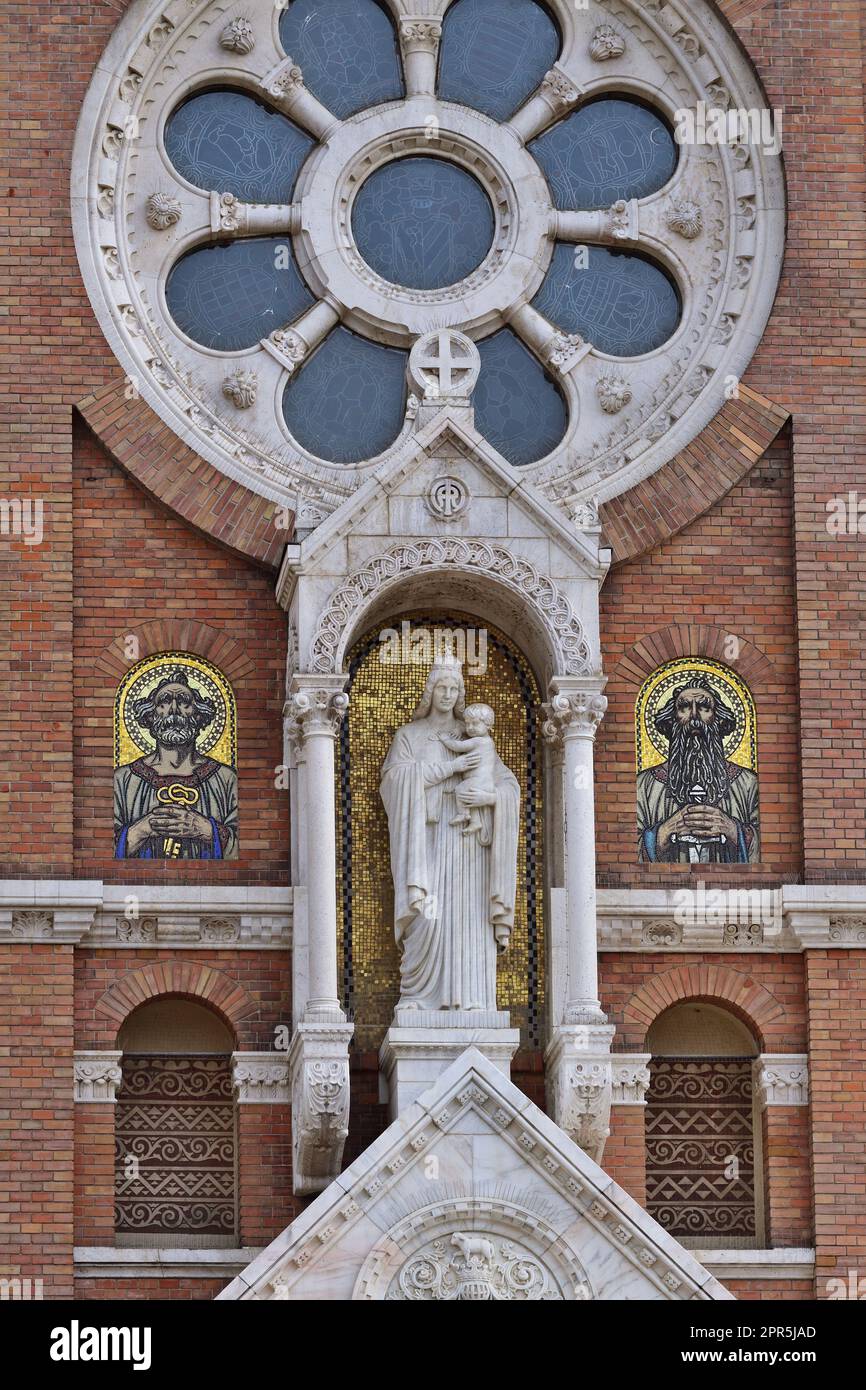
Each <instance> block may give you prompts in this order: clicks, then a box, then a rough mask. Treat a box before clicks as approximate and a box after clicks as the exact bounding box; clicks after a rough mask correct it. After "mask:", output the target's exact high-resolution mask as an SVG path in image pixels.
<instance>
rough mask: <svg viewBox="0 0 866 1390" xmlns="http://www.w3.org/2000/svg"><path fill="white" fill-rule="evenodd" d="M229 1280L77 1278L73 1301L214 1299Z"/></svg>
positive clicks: (139, 1277) (137, 1277) (136, 1277)
mask: <svg viewBox="0 0 866 1390" xmlns="http://www.w3.org/2000/svg"><path fill="white" fill-rule="evenodd" d="M230 1283H231V1280H230V1279H189V1278H186V1279H182V1278H175V1277H173V1276H170V1277H168V1278H165V1279H147V1278H142V1277H141V1275H139V1274H136V1275H135V1276H134V1277H133V1278H126V1279H123V1278H121V1277H119V1276H117V1277H115V1278H106V1279H93V1278H86V1277H84V1278H79V1279H76V1281H75V1297H76V1299H81V1300H82V1302H88V1301H92V1300H94V1299H99V1300H103V1301H104V1300H105V1299H122V1300H123V1302H124V1303H126V1302H143V1301H145V1300H147V1301H149V1300H151V1299H159V1298H166V1299H178V1300H189V1301H192V1300H193V1299H214V1298H216V1296H217V1294H218V1293H222V1291H223V1289H224V1288H225V1287H226V1285H227V1284H230Z"/></svg>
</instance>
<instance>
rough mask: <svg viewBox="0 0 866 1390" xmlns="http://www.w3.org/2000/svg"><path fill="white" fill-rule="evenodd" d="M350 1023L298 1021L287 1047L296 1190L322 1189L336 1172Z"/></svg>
mask: <svg viewBox="0 0 866 1390" xmlns="http://www.w3.org/2000/svg"><path fill="white" fill-rule="evenodd" d="M353 1032H354V1026H353V1025H352V1024H351V1023H342V1024H340V1023H334V1024H329V1025H327V1026H319V1025H317V1024H306V1023H302V1024H300V1025H299V1027H298V1030H297V1032H296V1033H295V1036H294V1038H293V1039H292V1046H291V1048H290V1051H289V1069H290V1072H291V1086H292V1155H293V1172H294V1184H293V1187H294V1191H295V1193H296V1194H297V1195H302V1194H309V1193H313V1192H323V1191H324V1189H325V1188H326V1187H327V1186H328V1185H329V1184H330V1183H331V1182H332V1181H333V1180H334V1178H336V1177H337V1175H338V1173H339V1172H340V1166H341V1163H342V1158H343V1146H344V1144H345V1142H346V1136H347V1135H348V1133H349V1042H350V1040H351V1037H352V1033H353Z"/></svg>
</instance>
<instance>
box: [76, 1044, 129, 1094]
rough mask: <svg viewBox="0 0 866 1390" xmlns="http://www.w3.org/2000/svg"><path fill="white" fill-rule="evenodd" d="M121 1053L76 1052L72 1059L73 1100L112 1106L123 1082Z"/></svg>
mask: <svg viewBox="0 0 866 1390" xmlns="http://www.w3.org/2000/svg"><path fill="white" fill-rule="evenodd" d="M122 1056H123V1053H122V1052H76V1053H75V1054H74V1058H73V1076H74V1079H75V1092H74V1094H75V1099H76V1100H77V1101H81V1102H83V1103H88V1104H90V1103H93V1102H94V1101H97V1102H101V1103H103V1104H106V1105H113V1104H114V1103H115V1100H116V1099H117V1088H118V1086H119V1085H120V1084H121V1082H122V1080H123V1072H122V1071H121V1069H120V1059H121V1057H122Z"/></svg>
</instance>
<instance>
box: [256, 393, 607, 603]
mask: <svg viewBox="0 0 866 1390" xmlns="http://www.w3.org/2000/svg"><path fill="white" fill-rule="evenodd" d="M450 474H453V475H454V476H455V477H457V478H458V479H459V482H460V483H461V484H462V486H463V487H465V489H466V493H467V502H466V506H465V508H464V509H463V510H462V511H461V513H460V515H459V517H455V518H453V519H450V518H449V517H447V516H437V515H436V513H435V511H434V510H433V509H431V508H430V506H429V501H428V499H429V494H430V488H431V486H432V485H433V483H434V482H435V481H436V479H437V478H439V477H441V476H442V475H450ZM401 503H402V505H401ZM590 511H591V509H590ZM455 533H456V534H459V535H461V536H477V537H483V538H485V539H486V538H490V537H494V536H497V535H499V536H502V538H503V539H504V540H507V539H508V538H509V537H512V538H514V539H536V540H543V541H545V542H547V543H549V544H552V545H553V546H555V547H556V548H557V550H558V551H559V552H560V554H561V555H562V557H563V561H566V562H567V563H568V564H569V565H570V567H571V568H572V570H573V571H574V572H575V573H577V574H583V575H586V576H587V577H593V578H596V579H598V578H601V577H603V575H604V574H605V572H606V570H607V566H608V563H609V552H607V551H606V550H603V549H602V547H601V530H600V527H599V526H598V525H597V524H595V523H594V521H593V519H592V518H591V517H590V518H589V519H588V524H587V526H586V527H585V528H581V527H579V526H577V525H576V524H575V523H574V522H573V521H571V520H570V519H569V518H568V517H567V516H566V515H565V514H564V513H563V512H562V511H561V510H560V509H559V508H558V507H556V506H555V505H554V504H553V503H551V502H550V501H549V500H548V499H547V498H546V497H545V496H544V495H543V494H542V493H541V492H540V491H539V489H538V488H537V487H535V486H534V485H533V484H532V483H531V482H530V481H529V480H528V478H527V477H526V476H525V473H524V472H523V470H521V469H519V468H515V467H513V466H512V465H511V464H510V463H508V462H507V460H506V459H504V458H503V457H502V455H501V454H500V453H498V452H497V450H496V449H494V448H493V446H492V445H491V444H490V443H489V441H488V440H487V439H485V438H484V436H483V435H481V434H479V433H478V431H477V430H476V429H475V428H474V425H473V424H472V416H471V411H456V410H453V409H450V408H443V409H442V410H441V411H439V412H438V413H437V414H436V415H435V416H434V417H433V418H432V419H431V420H430V421H429V422H428V423H426V424H424V425H423V426H422V427H421V428H420V429H419V430H418V431H417V432H416V433H414V434H412V435H410V436H409V437H408V438H407V439H406V441H405V442H404V444H403V445H402V447H400V448H399V449H398V450H397V451H395V452H394V453H392V454H391V455H389V457H388V458H387V459H385V460H384V461H383V462H382V463H380V464H379V465H377V466H376V467H374V468H372V469H371V470H370V472H369V474H368V476H367V477H366V479H365V480H364V481H363V482H362V483H361V485H360V486H359V487H358V488H356V490H355V491H354V492H353V493H352V494H351V496H349V497H347V498H346V500H345V501H344V502H343V503H342V504H341V505H340V506H339V507H338V508H337V509H336V510H335V511H333V512H332V513H331V514H330V515H329V516H328V517H327V518H326V519H325V520H324V521H322V522H321V523H320V524H319V525H318V526H317V527H316V529H315V530H314V531H312V532H311V533H310V534H309V535H308V536H306V537H305V538H304V539H303V540H302V541H301V542H300V543H298V544H296V545H293V546H290V547H289V554H288V556H287V566H286V568H287V569H288V570H290V571H292V572H294V573H296V574H297V573H312V572H315V571H316V570H317V569H318V568H320V567H322V566H323V565H324V567H325V568H327V567H328V566H327V557H328V556H329V554H331V553H332V552H333V551H334V550H336V549H338V548H339V547H340V545H341V544H342V542H343V541H344V540H345V538H346V537H348V536H357V535H358V534H364V535H383V534H387V535H390V536H400V537H406V538H411V537H417V536H423V535H443V534H455ZM281 582H282V581H281Z"/></svg>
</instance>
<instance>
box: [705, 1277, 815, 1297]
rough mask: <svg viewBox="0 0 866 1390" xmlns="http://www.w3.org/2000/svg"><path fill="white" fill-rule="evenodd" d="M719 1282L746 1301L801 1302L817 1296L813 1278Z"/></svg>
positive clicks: (735, 1295)
mask: <svg viewBox="0 0 866 1390" xmlns="http://www.w3.org/2000/svg"><path fill="white" fill-rule="evenodd" d="M716 1277H717V1278H718V1275H717V1276H716ZM719 1283H720V1284H724V1286H725V1288H726V1289H730V1291H731V1293H732V1294H733V1295H734V1297H735V1298H742V1299H744V1300H745V1301H746V1302H754V1301H757V1300H762V1299H770V1300H781V1301H782V1302H801V1301H802V1300H803V1299H810V1298H814V1296H815V1295H814V1285H813V1284H812V1281H811V1279H719Z"/></svg>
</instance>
